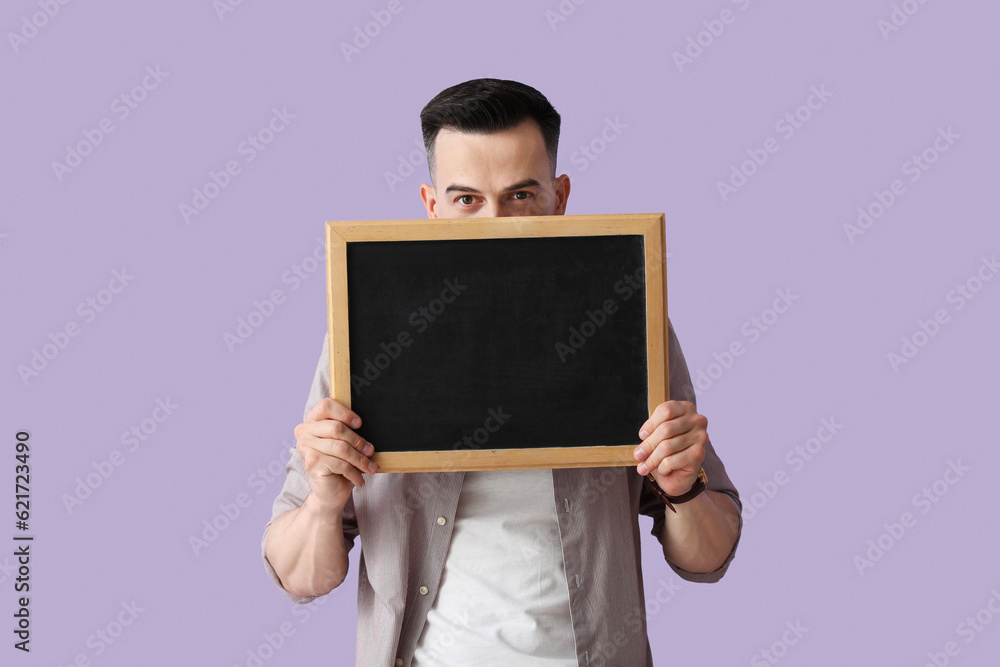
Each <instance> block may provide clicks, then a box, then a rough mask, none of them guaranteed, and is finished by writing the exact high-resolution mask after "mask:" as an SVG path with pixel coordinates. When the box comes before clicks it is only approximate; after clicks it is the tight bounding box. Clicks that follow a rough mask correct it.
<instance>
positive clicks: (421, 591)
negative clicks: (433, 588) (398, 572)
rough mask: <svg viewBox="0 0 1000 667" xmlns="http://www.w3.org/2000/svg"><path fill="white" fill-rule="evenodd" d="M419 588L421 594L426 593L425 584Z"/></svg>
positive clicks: (427, 590)
mask: <svg viewBox="0 0 1000 667" xmlns="http://www.w3.org/2000/svg"><path fill="white" fill-rule="evenodd" d="M419 590H420V594H421V595H427V593H428V592H429V589H428V588H427V587H426V586H421V587H420V589H419Z"/></svg>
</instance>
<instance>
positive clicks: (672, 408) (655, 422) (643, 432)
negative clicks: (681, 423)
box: [639, 401, 694, 440]
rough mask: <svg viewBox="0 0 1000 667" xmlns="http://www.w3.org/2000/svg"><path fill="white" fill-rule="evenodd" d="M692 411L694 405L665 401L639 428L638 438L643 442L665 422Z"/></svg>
mask: <svg viewBox="0 0 1000 667" xmlns="http://www.w3.org/2000/svg"><path fill="white" fill-rule="evenodd" d="M693 411H694V405H693V404H692V403H690V402H688V401H665V402H663V403H660V404H659V405H657V406H656V408H655V409H654V410H653V413H652V414H651V415H649V419H647V420H646V421H645V423H643V425H642V426H640V427H639V437H640V438H642V439H643V440H645V439H646V438H648V437H649V435H650V434H651V433H652V432H653V431H655V430H656V428H657V427H658V426H659V425H660V424H662V423H663V422H665V421H670V420H673V419H677V418H678V417H680V416H682V415H684V414H687V413H689V412H693Z"/></svg>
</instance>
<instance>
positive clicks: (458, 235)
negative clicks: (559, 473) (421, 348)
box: [326, 213, 670, 472]
mask: <svg viewBox="0 0 1000 667" xmlns="http://www.w3.org/2000/svg"><path fill="white" fill-rule="evenodd" d="M619 235H640V236H642V237H643V238H644V248H645V251H644V253H645V256H644V261H645V296H646V341H647V368H648V376H647V377H648V406H647V407H648V410H649V411H652V410H653V408H655V407H656V406H657V405H659V404H660V403H662V402H664V401H666V400H668V399H669V376H670V375H669V368H668V355H667V286H666V264H665V261H666V250H665V239H664V216H663V214H662V213H660V214H623V215H577V216H532V217H507V218H457V219H431V220H387V221H354V222H327V223H326V239H327V306H328V309H327V313H328V326H329V345H330V395H331V397H332V398H334V399H336V400H338V401H340V402H341V403H343V404H345V405H347V406H348V407H350V405H351V370H350V369H351V364H350V322H349V319H348V298H349V296H348V293H347V291H348V288H347V285H348V271H347V246H348V244H350V243H355V242H370V241H428V240H442V239H448V240H461V239H504V238H554V237H571V236H619ZM636 427H637V428H638V424H637V425H636ZM634 447H635V446H634V445H626V446H601V447H591V446H587V447H583V446H580V447H572V446H569V447H547V448H532V449H496V450H493V449H478V450H441V451H431V452H427V451H412V452H382V453H379V452H376V453H375V455H374V456H373V457H372V458H373V460H374V461H375V462H376V463H377V464H378V465H379V468H380V472H427V471H442V470H510V469H525V468H583V467H601V466H624V465H635V463H636V461H635V458H634V457H633V456H632V450H633V449H634Z"/></svg>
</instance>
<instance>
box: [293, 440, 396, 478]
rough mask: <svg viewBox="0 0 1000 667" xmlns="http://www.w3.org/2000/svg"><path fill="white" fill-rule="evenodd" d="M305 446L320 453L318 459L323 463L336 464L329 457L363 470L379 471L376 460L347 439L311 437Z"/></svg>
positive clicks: (366, 471)
mask: <svg viewBox="0 0 1000 667" xmlns="http://www.w3.org/2000/svg"><path fill="white" fill-rule="evenodd" d="M305 446H306V448H307V449H311V450H313V452H315V453H316V454H318V455H319V456H318V457H317V460H318V461H319V462H321V463H322V464H323V465H326V466H332V465H334V462H333V461H330V460H327V459H339V460H341V461H344V462H346V463H348V464H350V465H352V466H354V467H355V468H357V469H358V470H360V471H361V472H365V473H375V472H377V471H378V465H377V464H376V463H375V462H374V461H372V460H371V459H370V458H368V456H366V455H365V454H363V453H362V452H361V451H359V450H358V449H357V448H356V447H353V446H352V445H351V444H350V443H348V442H347V441H345V440H331V439H329V438H310V439H308V440H306V442H305ZM369 451H371V450H369ZM305 458H306V457H305V455H304V456H303V460H305ZM307 469H308V467H307Z"/></svg>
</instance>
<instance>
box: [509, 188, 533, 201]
mask: <svg viewBox="0 0 1000 667" xmlns="http://www.w3.org/2000/svg"><path fill="white" fill-rule="evenodd" d="M511 196H512V197H513V198H514V199H517V200H519V201H524V200H525V199H530V198H531V193H530V192H525V191H523V190H522V191H521V192H515V193H514V194H513V195H511Z"/></svg>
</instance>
